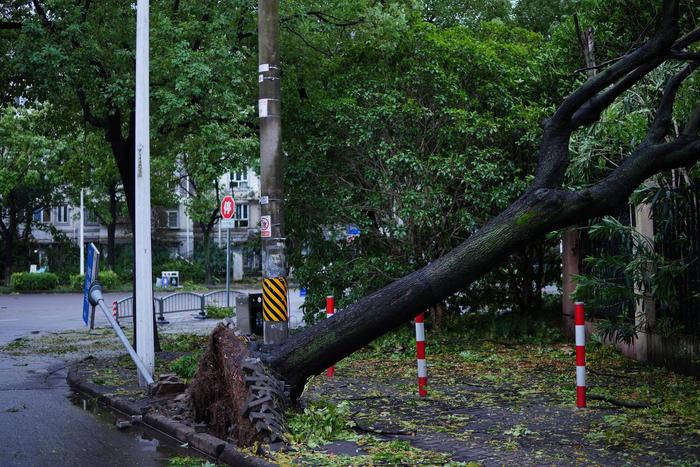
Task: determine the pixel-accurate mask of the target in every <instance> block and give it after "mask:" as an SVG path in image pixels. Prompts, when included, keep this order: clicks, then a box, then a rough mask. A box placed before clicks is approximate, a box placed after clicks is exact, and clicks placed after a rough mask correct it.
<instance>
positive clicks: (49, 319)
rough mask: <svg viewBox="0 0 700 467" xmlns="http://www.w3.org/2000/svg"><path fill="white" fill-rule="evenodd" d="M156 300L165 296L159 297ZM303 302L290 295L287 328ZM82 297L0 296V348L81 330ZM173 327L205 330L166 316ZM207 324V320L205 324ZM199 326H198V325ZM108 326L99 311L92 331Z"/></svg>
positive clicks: (110, 296) (297, 320) (109, 296)
mask: <svg viewBox="0 0 700 467" xmlns="http://www.w3.org/2000/svg"><path fill="white" fill-rule="evenodd" d="M237 290H240V291H241V292H245V293H260V290H256V289H237ZM156 295H157V296H162V295H165V294H161V293H158V294H156ZM127 296H129V293H128V292H126V293H124V292H122V293H106V294H105V295H104V297H105V302H106V303H112V301H113V300H117V299H120V298H124V297H127ZM303 303H304V299H303V298H301V297H299V290H298V289H290V291H289V307H290V316H291V320H290V324H291V326H292V327H297V326H299V325H300V324H301V322H302V312H301V310H300V307H301V305H302V304H303ZM82 306H83V295H82V294H78V293H66V294H50V293H46V294H21V295H0V345H4V344H7V343H8V342H10V341H12V340H14V339H17V338H19V337H22V336H26V335H27V334H31V333H34V334H37V332H36V331H38V332H39V333H41V332H51V331H62V330H66V329H80V328H82V327H83V322H82ZM168 320H169V321H171V323H172V325H168V326H180V327H182V328H183V329H187V328H197V327H198V326H199V327H201V326H207V325H208V324H210V323H202V321H201V320H195V319H193V318H192V313H183V314H180V315H175V316H173V315H168ZM207 321H208V320H207ZM197 323H200V324H197ZM104 326H108V322H107V319H106V318H105V317H104V316H103V315H102V313H100V312H99V311H98V312H97V313H96V315H95V327H104Z"/></svg>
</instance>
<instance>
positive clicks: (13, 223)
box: [3, 205, 17, 287]
mask: <svg viewBox="0 0 700 467" xmlns="http://www.w3.org/2000/svg"><path fill="white" fill-rule="evenodd" d="M16 235H17V212H16V210H15V208H14V207H12V205H11V207H10V209H9V213H8V222H7V232H6V235H5V251H4V255H3V256H4V257H5V261H4V263H5V267H4V271H3V278H4V279H5V285H6V286H8V287H9V286H10V277H11V276H12V263H13V260H14V253H15V251H14V250H15V236H16Z"/></svg>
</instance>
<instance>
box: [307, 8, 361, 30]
mask: <svg viewBox="0 0 700 467" xmlns="http://www.w3.org/2000/svg"><path fill="white" fill-rule="evenodd" d="M306 14H307V15H309V16H313V17H315V18H317V19H318V20H319V21H322V22H324V23H327V24H332V25H333V26H339V27H348V26H355V25H357V24H362V23H364V22H365V19H364V18H363V17H360V18H358V19H354V20H347V19H342V18H338V17H336V16H333V15H331V14H328V13H324V12H322V11H307V12H306Z"/></svg>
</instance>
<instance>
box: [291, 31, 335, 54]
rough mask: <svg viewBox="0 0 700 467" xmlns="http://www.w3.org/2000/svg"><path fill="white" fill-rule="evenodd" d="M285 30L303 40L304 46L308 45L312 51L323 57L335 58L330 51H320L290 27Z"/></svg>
mask: <svg viewBox="0 0 700 467" xmlns="http://www.w3.org/2000/svg"><path fill="white" fill-rule="evenodd" d="M284 28H285V29H286V30H287V31H289V32H291V33H292V34H294V35H295V36H297V37H298V38H299V39H301V41H302V42H303V43H304V44H306V46H307V47H309V48H310V49H313V50H315V51H316V52H318V53H320V54H321V55H324V56H326V57H328V58H331V57H332V56H333V54H332V53H331V52H330V51H324V50H321V49H319V48H318V47H316V46H315V45H313V44H312V43H310V42H309V41H307V40H306V38H305V37H304V36H303V35H301V34H300V33H299V32H297V31H295V30H294V29H292V28H291V27H290V26H288V25H285V26H284Z"/></svg>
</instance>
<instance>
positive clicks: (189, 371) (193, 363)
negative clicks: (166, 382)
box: [170, 350, 202, 382]
mask: <svg viewBox="0 0 700 467" xmlns="http://www.w3.org/2000/svg"><path fill="white" fill-rule="evenodd" d="M201 356H202V351H201V350H196V351H194V352H192V353H191V354H189V355H183V356H182V357H180V358H177V359H175V360H173V362H172V363H171V364H170V369H171V370H172V371H174V372H175V374H176V375H178V376H179V377H180V378H182V379H184V380H185V381H186V382H189V381H190V380H191V379H192V378H193V377H194V375H195V373H197V367H198V366H199V359H200V358H201Z"/></svg>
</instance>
